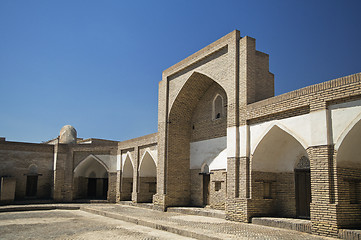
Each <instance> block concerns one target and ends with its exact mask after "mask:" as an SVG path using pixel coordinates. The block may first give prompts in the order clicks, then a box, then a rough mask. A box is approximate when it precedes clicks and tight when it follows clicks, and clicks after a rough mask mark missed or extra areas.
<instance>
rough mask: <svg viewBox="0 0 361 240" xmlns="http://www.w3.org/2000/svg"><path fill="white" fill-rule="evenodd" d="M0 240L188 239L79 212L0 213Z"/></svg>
mask: <svg viewBox="0 0 361 240" xmlns="http://www.w3.org/2000/svg"><path fill="white" fill-rule="evenodd" d="M0 239H11V240H13V239H74V240H83V239H84V240H85V239H86V240H95V239H100V240H102V239H134V240H135V239H145V240H155V239H191V238H186V237H182V236H179V235H176V234H173V233H169V232H165V231H160V230H156V229H153V228H149V227H144V226H139V225H136V224H133V223H128V222H124V221H121V220H116V219H111V218H107V217H103V216H99V215H94V214H91V213H87V212H83V211H80V210H47V211H28V212H3V213H0Z"/></svg>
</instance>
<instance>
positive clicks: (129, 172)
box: [120, 152, 134, 201]
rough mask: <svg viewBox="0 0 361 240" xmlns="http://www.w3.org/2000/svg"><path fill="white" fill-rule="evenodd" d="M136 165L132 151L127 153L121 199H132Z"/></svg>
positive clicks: (123, 170) (123, 169)
mask: <svg viewBox="0 0 361 240" xmlns="http://www.w3.org/2000/svg"><path fill="white" fill-rule="evenodd" d="M133 172H134V166H133V161H132V159H131V156H130V153H129V152H128V153H127V154H126V157H125V159H124V162H123V168H122V181H121V190H120V192H121V200H123V201H130V200H132V192H133Z"/></svg>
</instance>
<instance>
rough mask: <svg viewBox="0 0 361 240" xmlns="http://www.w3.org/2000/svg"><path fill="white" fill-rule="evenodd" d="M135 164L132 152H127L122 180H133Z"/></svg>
mask: <svg viewBox="0 0 361 240" xmlns="http://www.w3.org/2000/svg"><path fill="white" fill-rule="evenodd" d="M133 171H134V164H133V160H132V158H131V155H130V152H127V154H126V157H125V159H124V161H123V165H122V178H133Z"/></svg>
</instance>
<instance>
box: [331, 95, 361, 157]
mask: <svg viewBox="0 0 361 240" xmlns="http://www.w3.org/2000/svg"><path fill="white" fill-rule="evenodd" d="M329 109H330V111H331V120H332V139H333V143H334V144H335V149H336V150H338V148H339V147H340V145H341V143H342V140H343V139H344V137H345V136H346V135H347V133H348V132H349V131H350V130H351V129H352V127H353V126H354V125H355V124H356V123H357V122H358V121H359V120H360V119H361V116H360V114H361V100H357V101H352V102H347V103H340V104H335V105H332V106H329Z"/></svg>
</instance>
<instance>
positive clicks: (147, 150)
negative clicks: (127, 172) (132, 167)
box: [139, 148, 157, 170]
mask: <svg viewBox="0 0 361 240" xmlns="http://www.w3.org/2000/svg"><path fill="white" fill-rule="evenodd" d="M146 154H149V155H150V156H151V158H152V160H153V161H154V164H155V166H157V161H156V160H155V159H156V158H155V157H154V155H153V154H152V152H151V151H150V149H149V148H147V149H146V150H145V152H144V153H143V155H142V157H141V159H140V163H139V170H140V166H141V165H142V162H143V159H144V157H145V155H146Z"/></svg>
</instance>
